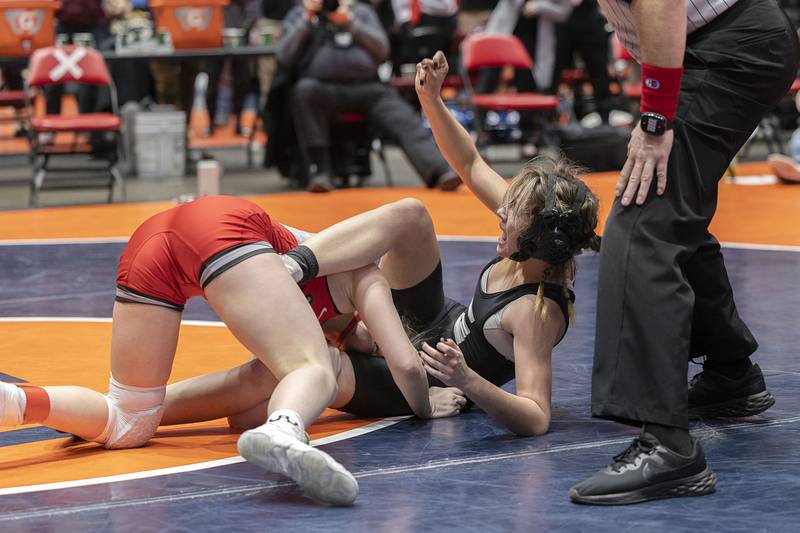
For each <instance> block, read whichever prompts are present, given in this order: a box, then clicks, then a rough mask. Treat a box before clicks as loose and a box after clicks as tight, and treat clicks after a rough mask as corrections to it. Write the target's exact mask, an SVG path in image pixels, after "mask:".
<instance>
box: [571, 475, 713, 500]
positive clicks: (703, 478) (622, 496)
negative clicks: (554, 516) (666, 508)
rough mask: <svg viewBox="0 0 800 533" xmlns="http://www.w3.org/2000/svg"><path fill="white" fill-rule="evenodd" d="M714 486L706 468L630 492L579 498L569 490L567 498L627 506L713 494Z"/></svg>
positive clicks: (577, 494) (576, 492) (574, 492)
mask: <svg viewBox="0 0 800 533" xmlns="http://www.w3.org/2000/svg"><path fill="white" fill-rule="evenodd" d="M716 485H717V476H716V474H714V472H712V471H711V469H710V468H709V467H706V469H705V470H703V471H702V472H700V473H699V474H695V475H693V476H690V477H687V478H683V479H676V480H674V481H665V482H663V483H658V484H656V485H650V486H647V487H645V488H642V489H639V490H633V491H630V492H619V493H616V494H602V495H598V496H581V495H580V494H579V493H578V491H576V490H575V489H571V490H570V491H569V498H570V500H572V501H573V502H575V503H580V504H584V505H628V504H632V503H641V502H646V501H650V500H661V499H665V498H685V497H691V496H704V495H706V494H711V493H712V492H714V490H716Z"/></svg>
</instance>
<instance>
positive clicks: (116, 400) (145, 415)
mask: <svg viewBox="0 0 800 533" xmlns="http://www.w3.org/2000/svg"><path fill="white" fill-rule="evenodd" d="M166 395H167V386H166V385H162V386H161V387H133V386H130V385H123V384H121V383H119V382H118V381H117V380H115V379H114V376H111V379H110V381H109V384H108V393H107V394H106V403H107V404H108V422H106V427H105V429H104V430H103V432H102V433H101V434H100V436H99V437H97V438H96V439H95V441H97V442H99V443H100V444H102V445H103V446H104V447H106V448H108V449H110V450H113V449H120V448H138V447H139V446H143V445H144V444H146V443H147V441H148V440H150V437H152V436H153V435H154V434H155V432H156V429H157V428H158V424H159V423H160V422H161V416H162V415H163V414H164V407H163V404H164V398H165V397H166Z"/></svg>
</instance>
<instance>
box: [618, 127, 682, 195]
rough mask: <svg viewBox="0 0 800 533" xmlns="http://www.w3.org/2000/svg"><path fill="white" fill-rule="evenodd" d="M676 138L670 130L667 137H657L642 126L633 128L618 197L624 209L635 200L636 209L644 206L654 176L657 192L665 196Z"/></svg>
mask: <svg viewBox="0 0 800 533" xmlns="http://www.w3.org/2000/svg"><path fill="white" fill-rule="evenodd" d="M673 135H674V134H673V131H672V130H671V129H670V130H667V131H666V132H665V133H664V135H661V136H656V135H650V134H649V133H645V132H643V131H642V127H641V126H640V125H637V126H636V128H634V130H633V132H632V133H631V140H630V142H629V143H628V159H627V160H626V161H625V166H623V167H622V173H621V174H620V176H619V181H618V182H617V188H616V195H617V197H620V196H622V200H621V202H622V205H623V206H624V207H628V206H629V205H631V202H632V201H633V200H634V199H635V200H636V205H642V204H643V203H644V201H645V200H646V199H647V193H648V192H649V191H650V184H651V183H652V182H653V177H654V176H655V177H656V181H657V185H656V192H657V193H658V195H659V196H661V195H662V194H664V189H666V187H667V161H668V160H669V153H670V151H671V150H672V139H673Z"/></svg>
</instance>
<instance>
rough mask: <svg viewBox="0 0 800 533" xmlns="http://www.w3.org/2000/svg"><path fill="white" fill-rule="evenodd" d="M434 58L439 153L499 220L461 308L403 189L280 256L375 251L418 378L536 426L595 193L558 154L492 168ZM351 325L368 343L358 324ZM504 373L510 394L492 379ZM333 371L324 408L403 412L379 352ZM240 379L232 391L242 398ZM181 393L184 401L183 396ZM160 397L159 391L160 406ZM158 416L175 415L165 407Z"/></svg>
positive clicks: (258, 374) (317, 265)
mask: <svg viewBox="0 0 800 533" xmlns="http://www.w3.org/2000/svg"><path fill="white" fill-rule="evenodd" d="M435 60H436V61H434V60H425V61H424V62H423V63H422V64H420V66H419V68H418V74H417V77H418V79H417V89H418V93H419V95H420V100H421V102H422V104H423V108H424V110H425V112H426V115H427V116H428V118H429V120H430V122H431V126H432V129H433V132H434V135H435V137H436V140H437V142H438V144H439V146H440V148H441V149H442V152H443V153H444V155H445V157H446V158H447V159H448V161H449V162H450V164H451V166H453V168H454V169H455V170H456V171H458V173H459V175H460V176H461V178H462V180H463V181H464V182H465V183H466V185H467V186H468V187H469V188H470V189H471V190H472V191H473V193H475V195H476V196H477V197H478V198H479V199H480V200H481V201H482V202H483V203H484V205H486V207H487V208H489V209H490V210H491V211H492V212H495V213H497V215H498V217H499V218H500V228H501V230H502V233H501V236H500V238H499V240H498V244H497V252H498V256H499V257H497V258H496V259H493V260H492V261H491V262H490V263H489V264H488V265H487V266H486V268H484V270H483V272H482V274H481V277H480V279H479V280H478V283H477V287H476V292H475V297H474V299H473V301H472V303H471V305H470V307H469V308H468V309H465V308H464V307H463V306H461V305H460V304H458V303H456V302H454V301H452V300H449V299H447V298H446V297H445V296H444V293H443V289H442V270H441V264H440V258H439V257H440V256H439V247H438V242H437V241H436V236H435V233H434V229H433V223H432V221H431V218H430V216H429V214H428V212H427V210H426V209H425V208H424V206H423V205H422V204H421V203H420V202H418V201H416V200H413V199H406V200H401V201H399V202H395V203H393V204H390V205H387V206H383V207H380V208H378V209H375V210H373V211H369V212H367V213H363V214H361V215H358V216H356V217H353V218H351V219H348V220H346V221H344V222H341V223H339V224H336V225H334V226H333V227H331V228H328V229H327V230H325V231H323V232H321V233H319V234H317V235H315V236H313V237H311V238H310V239H308V240H307V241H306V242H305V244H304V245H303V246H301V247H300V248H299V249H297V250H295V251H293V252H290V254H287V255H289V256H291V259H288V258H287V259H286V260H285V262H287V264H288V265H289V267H290V270H293V269H296V270H297V272H294V273H295V274H298V275H297V276H296V279H297V278H300V277H312V278H313V277H314V276H315V275H317V274H320V275H328V274H332V273H335V272H344V271H348V270H353V269H356V268H359V267H361V266H363V265H366V264H369V263H371V262H373V261H375V260H377V259H378V258H381V264H380V266H381V270H382V271H383V273H384V275H385V276H386V278H387V280H388V281H389V283H390V284H391V286H392V288H393V299H394V302H395V305H396V307H397V308H398V311H399V312H400V315H401V316H402V317H403V318H404V319H405V320H406V322H407V323H408V325H409V326H410V327H411V329H413V330H415V331H416V332H417V333H419V335H418V338H419V339H418V340H419V341H421V342H420V344H419V345H418V346H419V348H420V357H422V358H423V360H424V362H425V365H426V368H427V370H428V373H429V375H430V376H431V378H430V379H429V383H430V384H431V385H432V386H443V385H447V386H451V387H457V388H458V389H460V390H462V391H463V392H464V393H465V394H466V396H467V397H468V398H469V399H470V400H471V401H472V402H474V403H475V404H477V405H478V406H480V407H481V408H482V409H484V410H485V411H486V412H488V413H489V414H490V415H491V416H493V417H494V418H496V419H497V420H498V421H499V422H501V423H503V424H504V425H506V426H507V427H508V428H509V429H510V430H512V431H514V432H515V433H518V434H522V435H533V434H541V433H544V432H546V431H547V429H548V427H549V423H550V391H551V381H552V379H551V362H550V358H551V354H552V348H553V346H555V344H557V343H558V341H560V339H561V338H562V337H563V336H564V334H565V333H566V330H567V326H568V322H569V315H570V314H571V308H572V300H573V298H574V296H573V294H572V292H571V290H570V288H569V287H570V285H571V282H572V279H573V277H574V262H573V257H574V256H575V255H576V254H578V253H580V251H581V250H582V249H584V248H588V247H592V248H595V249H596V248H597V246H598V244H599V239H598V238H597V237H596V235H595V234H594V229H595V226H596V224H597V199H596V197H595V196H594V195H593V194H592V193H591V191H589V190H588V189H587V188H586V186H585V185H584V184H583V183H582V182H581V181H580V180H579V179H578V178H577V177H576V174H575V169H574V168H573V167H571V166H570V165H569V164H568V163H566V162H564V161H561V162H558V163H554V164H547V163H539V162H531V163H528V164H527V165H526V166H525V167H524V168H523V169H522V170H521V171H520V173H519V174H518V176H517V177H516V178H515V179H514V180H513V182H512V183H511V184H510V185H509V184H508V183H507V182H506V181H505V180H504V179H502V178H501V177H500V176H499V175H498V174H496V173H495V172H494V171H493V170H492V169H491V168H490V167H489V166H488V165H487V164H486V163H485V161H484V160H483V159H482V158H481V157H480V155H479V154H478V152H477V150H476V149H475V146H474V145H473V143H472V141H471V139H470V138H469V136H468V134H467V133H466V132H465V131H464V130H463V129H462V128H461V127H460V126H459V125H458V123H457V122H456V121H455V120H454V119H453V118H452V117H451V115H450V114H449V112H448V111H447V109H446V108H445V107H444V105H443V103H442V102H441V100H440V99H439V97H438V91H439V88H440V86H441V81H442V79H443V78H444V75H445V73H446V71H447V66H446V61H445V60H444V56H443V55H441V54H437V57H436V58H435ZM423 82H424V83H423ZM284 257H285V258H286V256H284ZM300 271H302V275H301V274H300ZM359 331H360V333H358V332H359ZM356 332H357V335H355V336H356V337H358V338H359V339H360V340H361V341H362V342H363V341H366V345H367V346H370V345H371V343H370V342H369V337H368V334H367V332H366V331H365V330H363V328H357V329H356ZM351 337H352V336H351ZM444 337H447V338H448V339H447V340H444V341H442V340H440V339H442V338H444ZM437 341H438V342H437ZM257 365H258V364H257V363H254V364H251V365H250V367H249V368H248V372H247V373H246V374H244V375H246V376H247V377H246V379H239V383H243V384H244V383H249V382H252V381H258V380H259V379H261V380H264V379H267V377H266V376H265V374H264V371H263V370H260V371H259V370H258V368H260V367H259V366H257ZM251 374H252V376H251ZM514 378H515V379H516V394H512V393H509V392H506V391H505V390H503V389H501V388H500V385H502V384H503V383H506V382H508V381H510V380H511V379H514ZM338 382H339V394H338V395H337V398H336V400H335V402H334V403H333V404H332V407H335V408H338V409H341V410H345V411H349V412H352V413H355V414H358V415H362V416H389V415H398V414H411V411H410V409H409V407H408V405H407V404H406V403H405V401H404V400H403V398H402V395H400V394H399V391H398V389H397V387H396V386H395V385H394V383H393V381H392V379H391V376H390V373H389V372H388V368H387V366H386V364H385V361H384V360H383V359H381V358H380V357H375V356H374V355H370V356H368V355H361V354H357V353H350V354H348V355H344V354H343V355H342V356H341V369H340V372H339V381H338ZM185 385H186V384H183V385H180V386H185ZM251 388H253V387H250V386H246V387H245V386H242V387H240V388H239V389H238V392H237V391H233V390H231V393H232V394H234V393H235V394H238V395H239V398H240V399H243V396H242V394H244V391H247V390H250V389H251ZM186 389H187V390H188V387H186ZM257 390H259V391H264V390H265V387H264V386H263V385H260V386H259V387H257ZM266 390H268V387H267V389H266ZM432 390H433V389H432ZM180 396H181V397H182V398H183V401H188V400H189V398H190V397H191V395H184V394H182V395H180ZM169 398H170V394H169V392H168V402H167V405H168V412H169V406H170V401H169ZM176 398H178V396H177V395H176ZM257 399H258V398H249V400H248V401H250V402H254V401H256V400H257ZM262 399H263V397H262ZM179 403H180V402H176V403H175V405H178V404H179ZM240 405H241V404H240ZM263 411H264V408H263V406H259V407H258V408H254V409H252V410H250V411H247V412H242V413H239V414H236V416H234V417H233V418H234V420H233V422H234V424H236V425H243V426H249V425H250V424H251V423H256V422H257V421H258V419H259V417H260V416H261V415H260V413H261V412H263ZM229 414H232V413H229ZM165 419H170V420H171V421H172V422H173V423H177V422H181V421H185V420H184V419H182V418H180V417H177V418H174V419H172V418H170V417H169V416H168V415H167V414H165Z"/></svg>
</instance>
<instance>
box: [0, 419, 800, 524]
mask: <svg viewBox="0 0 800 533" xmlns="http://www.w3.org/2000/svg"><path fill="white" fill-rule="evenodd" d="M381 422H383V421H381ZM794 422H800V416H795V417H790V418H783V419H778V420H770V421H766V422H762V423H752V422H742V423H739V424H733V425H730V426H725V427H721V428H707V429H702V430H699V431H693V432H692V433H693V434H694V435H695V436H714V435H717V434H719V433H727V432H731V431H736V430H740V429H744V430H755V429H760V428H765V427H776V426H783V425H785V424H790V423H794ZM630 441H631V438H630V437H625V438H617V439H609V440H604V441H592V442H584V443H576V444H564V445H561V446H554V447H552V448H548V449H545V450H533V451H525V452H509V453H500V454H494V455H485V456H482V457H472V458H465V459H444V460H442V461H434V462H430V463H425V464H420V465H409V466H401V467H396V468H378V469H374V470H367V471H364V472H358V473H354V474H353V475H354V476H355V477H356V478H359V479H362V478H367V477H375V476H383V475H392V474H406V473H411V472H420V471H424V470H435V469H440V468H449V467H453V466H462V465H473V464H481V463H490V462H496V461H503V460H507V459H519V458H522V457H531V456H536V455H547V454H552V453H561V452H571V451H577V450H583V449H590V448H601V447H604V446H612V445H617V444H624V443H627V442H630ZM291 485H293V483H291V482H278V483H263V484H255V485H247V486H238V487H227V488H224V489H211V490H203V491H196V492H192V493H188V494H179V495H175V496H159V497H155V498H139V499H136V500H127V501H121V502H112V503H97V504H89V505H79V506H74V507H68V508H45V509H34V510H31V511H23V512H19V513H6V514H4V515H0V522H6V521H16V520H30V519H33V518H39V517H44V516H47V517H51V516H64V515H70V514H77V513H81V512H91V511H105V510H111V509H119V508H124V507H134V506H137V505H150V504H154V503H172V502H179V501H186V500H193V499H198V498H209V497H218V496H231V495H247V494H255V493H257V492H259V491H262V490H266V489H275V488H281V487H286V486H291Z"/></svg>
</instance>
